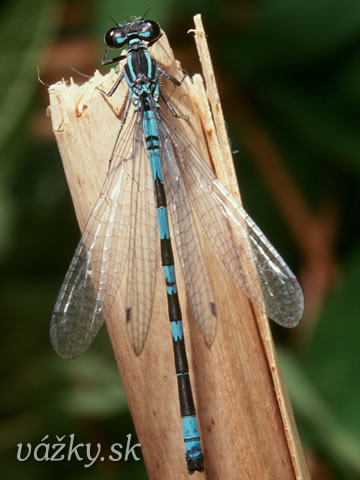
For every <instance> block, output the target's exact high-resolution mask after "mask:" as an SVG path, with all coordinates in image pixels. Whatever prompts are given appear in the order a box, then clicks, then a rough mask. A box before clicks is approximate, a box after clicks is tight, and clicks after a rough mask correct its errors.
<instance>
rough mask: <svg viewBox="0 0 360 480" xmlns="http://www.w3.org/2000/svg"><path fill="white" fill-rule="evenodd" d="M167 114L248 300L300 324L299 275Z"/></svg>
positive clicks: (200, 208)
mask: <svg viewBox="0 0 360 480" xmlns="http://www.w3.org/2000/svg"><path fill="white" fill-rule="evenodd" d="M167 122H168V120H167V119H166V117H165V116H163V118H162V124H163V125H164V127H163V128H164V129H166V136H168V137H169V138H171V139H172V140H171V141H172V143H173V144H174V145H176V162H177V164H178V169H179V176H180V177H181V178H183V180H184V183H185V185H186V189H187V192H188V195H189V196H190V199H191V204H192V206H193V208H194V209H195V211H196V213H197V217H198V219H199V220H200V222H201V224H202V226H203V228H204V231H205V232H206V234H207V236H208V237H209V239H210V241H211V243H212V245H213V247H214V249H215V251H216V252H217V254H218V256H219V257H220V259H221V260H222V262H223V263H224V265H225V267H226V268H227V270H228V271H229V272H230V274H231V275H232V277H233V278H234V280H235V281H236V283H237V284H238V285H239V286H240V287H241V288H242V289H243V290H244V292H245V293H246V295H247V296H248V298H249V299H250V300H251V301H252V302H253V303H254V304H255V305H256V306H257V307H259V308H260V309H262V310H263V311H264V312H265V313H266V314H267V315H268V316H269V317H270V318H271V319H272V320H274V321H275V322H277V323H279V324H280V325H283V326H286V327H294V326H296V325H297V324H298V323H299V321H300V319H301V317H302V314H303V309H304V298H303V293H302V290H301V287H300V285H299V283H298V281H297V280H296V277H295V276H294V274H293V273H292V272H291V270H290V269H289V267H288V266H287V265H286V263H285V262H284V260H283V259H282V258H281V256H280V255H279V254H278V253H277V251H276V250H275V249H274V247H273V246H272V245H271V244H270V242H269V241H268V240H267V239H266V237H265V235H264V234H263V233H262V232H261V230H260V229H259V228H258V227H257V226H256V225H255V223H254V222H253V221H252V220H251V218H250V217H249V215H248V214H247V213H246V212H245V210H244V209H243V208H242V207H241V206H240V204H239V203H238V202H237V200H236V199H235V198H234V197H233V195H231V193H230V192H229V191H228V190H227V189H226V188H225V187H224V186H223V185H222V184H221V182H220V181H219V180H218V179H217V178H216V177H215V175H214V173H213V172H212V171H211V169H210V168H209V167H208V166H207V164H206V163H205V162H204V161H203V160H202V158H201V157H200V155H199V153H198V152H197V151H196V149H195V148H194V147H193V146H192V144H191V143H190V142H189V140H187V139H186V138H185V136H184V135H183V134H182V133H181V132H180V130H179V129H177V128H173V127H172V128H171V129H170V128H169V127H168V126H167V125H168V123H167Z"/></svg>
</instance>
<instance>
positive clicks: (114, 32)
mask: <svg viewBox="0 0 360 480" xmlns="http://www.w3.org/2000/svg"><path fill="white" fill-rule="evenodd" d="M104 40H105V44H106V45H107V46H108V47H110V48H121V47H123V46H124V45H125V43H126V42H127V40H128V38H127V33H126V32H124V31H123V30H122V29H121V28H117V27H116V28H115V27H114V28H110V29H109V30H108V31H107V32H106V33H105V37H104Z"/></svg>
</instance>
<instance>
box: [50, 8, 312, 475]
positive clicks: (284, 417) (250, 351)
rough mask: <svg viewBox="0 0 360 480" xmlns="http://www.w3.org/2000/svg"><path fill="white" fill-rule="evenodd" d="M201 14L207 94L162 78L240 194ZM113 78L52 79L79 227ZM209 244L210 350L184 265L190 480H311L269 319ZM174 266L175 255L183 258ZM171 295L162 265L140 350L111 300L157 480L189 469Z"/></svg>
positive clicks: (117, 347)
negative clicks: (197, 467)
mask: <svg viewBox="0 0 360 480" xmlns="http://www.w3.org/2000/svg"><path fill="white" fill-rule="evenodd" d="M195 20H196V33H195V36H196V38H197V43H198V44H200V48H199V52H202V53H201V59H202V60H203V59H205V60H204V61H205V62H206V64H205V65H204V71H205V72H207V74H208V75H209V77H208V78H206V82H207V94H208V95H209V98H208V96H207V94H206V93H205V89H204V86H203V82H202V78H201V77H200V76H199V75H196V76H195V77H194V78H193V79H189V78H186V79H185V81H184V83H183V86H182V87H178V88H176V89H173V90H171V88H172V87H171V86H170V90H169V87H166V86H165V82H164V84H163V85H162V86H163V87H164V89H165V92H166V94H167V96H168V97H169V96H170V97H171V102H172V104H173V105H174V106H175V108H176V109H177V111H178V112H180V113H181V114H182V115H186V116H187V117H188V118H189V120H188V121H184V120H174V121H177V122H181V127H179V128H181V129H182V130H183V131H184V133H185V134H186V135H187V136H188V137H189V139H190V140H191V141H192V142H193V143H194V145H195V146H196V148H197V149H198V150H199V152H200V153H201V154H202V155H203V157H204V158H205V159H206V160H207V161H209V163H210V164H211V165H213V167H214V168H215V170H216V172H217V175H218V176H219V177H220V179H221V181H222V182H223V183H224V184H225V185H226V186H227V187H228V188H229V189H231V190H232V191H233V192H235V194H236V192H237V187H236V179H235V175H234V169H233V164H232V159H231V153H230V148H229V145H228V142H227V137H226V130H225V129H224V120H223V118H222V112H221V108H220V103H219V99H218V94H217V90H216V84H215V81H214V73H213V70H212V66H211V63H210V64H209V63H208V62H209V60H210V57H209V56H208V55H206V52H207V46H206V40H205V34H204V33H203V29H202V25H201V22H200V18H199V16H197V17H196V19H195ZM199 22H200V23H199ZM151 54H152V56H153V57H154V58H155V59H156V60H157V61H158V62H159V64H160V65H162V67H163V68H164V69H166V70H167V71H168V72H169V73H171V74H172V75H174V76H175V77H177V78H182V72H181V69H180V66H179V64H178V63H177V62H176V61H175V59H174V57H173V53H172V51H171V49H170V47H169V45H168V43H167V39H166V37H165V35H163V37H162V38H161V39H160V41H159V42H158V43H157V44H155V45H154V46H153V47H152V49H151ZM116 77H117V74H115V73H114V72H113V71H112V72H110V73H109V74H108V75H106V76H105V77H102V76H101V75H100V74H99V73H98V72H96V74H95V75H94V77H93V78H92V79H90V80H89V82H87V83H86V84H84V85H82V86H78V85H75V84H73V83H71V84H70V85H66V84H65V83H64V82H59V83H57V84H55V85H53V86H52V87H50V89H49V92H50V110H51V118H52V124H53V130H54V132H55V136H56V139H57V142H58V146H59V150H60V153H61V157H62V161H63V164H64V169H65V173H66V177H67V181H68V184H69V188H70V192H71V195H72V198H73V202H74V206H75V210H76V214H77V218H78V220H79V224H80V228H81V229H83V228H84V226H85V223H86V220H87V218H88V216H89V214H90V212H91V209H92V207H93V205H94V203H95V201H96V199H97V197H98V195H99V192H100V189H101V187H102V183H103V181H104V178H105V176H106V173H107V169H108V161H109V158H110V154H111V151H112V147H113V142H114V139H115V138H116V133H117V129H118V127H119V113H120V111H121V109H122V108H123V103H124V98H125V93H126V88H127V87H126V85H122V86H121V88H119V89H118V91H117V92H116V94H115V95H114V96H113V97H112V98H110V99H105V98H104V97H103V96H102V95H100V94H99V92H98V91H96V90H95V86H101V88H103V89H105V90H108V89H109V88H110V87H111V85H112V84H113V83H114V81H115V78H116ZM209 105H210V107H209ZM213 118H214V119H215V126H214V123H213V120H212V119H213ZM179 125H180V123H179ZM204 133H205V135H204ZM220 146H221V148H220ZM237 195H238V193H237ZM238 198H239V197H238ZM204 248H205V256H206V258H207V259H208V263H209V273H210V277H211V281H212V284H213V286H214V291H215V295H216V301H217V309H218V327H217V334H216V338H215V341H214V344H213V345H212V347H211V349H208V348H207V347H206V345H205V343H204V341H203V339H202V337H201V334H200V331H199V329H198V327H197V326H196V324H195V322H194V320H193V318H192V317H191V311H190V305H189V302H188V299H187V297H186V293H185V287H184V283H183V279H182V276H181V271H180V269H179V268H177V277H178V286H179V292H180V302H181V305H182V311H183V317H184V324H185V325H184V330H185V339H186V342H187V351H188V356H189V363H190V374H191V379H192V387H193V393H194V397H195V403H196V407H197V413H198V418H199V423H200V429H201V437H202V442H203V446H204V448H205V458H206V460H205V472H203V473H195V474H194V476H193V478H194V479H195V478H207V479H227V480H230V479H236V480H237V479H239V478H241V479H242V480H244V479H249V480H250V479H251V480H254V479H255V480H256V479H259V480H263V479H267V478H268V479H282V480H287V479H289V480H290V479H291V480H293V479H307V478H309V476H308V473H307V469H306V465H305V461H304V459H303V454H302V451H301V447H300V445H299V441H298V437H297V433H296V428H295V426H294V423H293V420H292V415H291V409H290V407H289V405H288V401H287V397H286V394H284V389H283V386H282V382H281V377H280V374H279V372H278V368H277V362H276V357H275V354H274V349H273V343H272V339H271V336H270V332H269V328H268V324H267V320H266V318H265V317H264V316H263V315H261V314H259V313H258V312H257V311H255V310H254V307H252V306H251V304H250V303H249V301H248V300H247V298H246V296H245V295H244V294H243V293H242V292H240V291H239V289H238V288H237V287H236V286H235V284H234V283H233V280H232V279H231V278H230V276H229V274H228V273H227V272H226V271H225V268H224V267H223V265H222V264H221V262H220V261H219V260H217V259H216V258H214V255H213V253H212V251H211V250H209V249H208V245H207V244H206V241H205V240H204ZM175 265H179V262H178V259H177V258H175ZM164 305H166V297H165V288H164V285H163V278H162V275H161V272H160V266H159V272H158V275H157V288H156V297H155V301H154V309H153V318H152V324H151V328H150V333H149V335H148V338H147V342H146V345H145V348H144V351H143V353H142V354H141V355H140V356H139V357H136V356H135V355H134V353H133V351H132V349H131V346H130V344H129V341H128V339H127V335H126V331H125V315H124V308H123V306H122V305H121V302H120V300H118V299H116V300H115V302H114V306H113V308H112V312H111V315H110V316H109V318H107V319H106V324H107V328H108V331H109V335H110V338H111V342H112V345H113V349H114V353H115V356H116V360H117V364H118V368H119V371H120V374H121V377H122V380H123V384H124V387H125V390H126V394H127V398H128V403H129V408H130V410H131V414H132V417H133V420H134V424H135V428H136V431H137V434H138V437H139V441H140V442H141V444H142V451H143V455H144V459H145V463H146V467H147V471H148V475H149V478H150V479H167V480H171V479H175V478H176V479H180V478H183V479H187V478H189V476H188V473H187V470H186V464H185V459H184V454H183V440H182V431H181V424H180V415H179V406H178V399H177V386H176V377H175V375H174V370H173V362H174V361H173V353H172V344H171V333H170V327H169V321H168V315H167V308H164ZM126 433H127V432H119V436H121V435H123V437H124V438H126ZM200 476H201V477H200Z"/></svg>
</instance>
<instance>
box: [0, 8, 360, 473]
mask: <svg viewBox="0 0 360 480" xmlns="http://www.w3.org/2000/svg"><path fill="white" fill-rule="evenodd" d="M0 8H1V20H0V22H1V28H0V38H1V42H0V55H1V65H2V67H1V73H0V87H1V88H0V105H1V108H0V186H1V187H0V262H1V290H0V296H1V309H2V314H1V325H2V329H1V332H2V334H1V337H0V345H1V358H2V362H1V387H2V388H1V392H2V394H1V397H0V406H1V426H0V455H1V478H4V479H10V478H18V479H21V480H28V479H35V478H36V479H38V480H41V479H47V478H49V477H50V476H51V478H53V479H54V480H55V479H56V478H64V477H66V478H67V479H69V480H71V479H76V480H81V479H83V478H84V479H86V480H91V479H94V480H103V479H115V478H117V479H119V478H132V479H145V478H146V472H145V468H144V466H143V464H142V462H135V461H130V462H110V461H108V462H97V463H96V464H95V465H93V466H91V467H89V468H85V467H84V463H86V462H79V461H75V460H73V461H71V462H68V461H64V462H58V463H54V462H45V461H35V460H34V459H33V456H31V458H32V459H29V460H28V461H24V462H20V461H17V459H16V455H17V444H18V443H22V444H23V445H24V447H25V446H26V444H27V443H28V442H29V443H31V444H32V445H33V447H35V446H36V445H38V444H39V443H41V440H42V439H43V438H44V437H46V435H48V436H49V437H47V440H46V438H45V442H46V441H48V442H50V443H51V444H54V443H56V437H55V436H56V435H58V437H61V436H63V435H65V439H66V441H67V443H69V435H70V434H71V433H74V434H75V443H76V444H77V443H91V444H92V445H93V448H94V449H95V448H96V444H97V443H101V445H102V446H103V448H104V449H107V450H109V449H110V446H111V445H112V444H114V443H116V442H122V443H125V442H126V434H128V433H131V432H132V433H133V441H132V444H133V443H135V441H136V440H135V434H134V432H133V427H132V422H131V419H130V417H129V415H128V413H127V404H126V399H125V396H124V392H123V390H122V388H121V382H120V380H119V376H118V373H117V370H116V366H115V361H114V360H113V357H112V352H111V347H110V343H109V341H108V339H107V335H106V332H105V329H103V330H104V331H102V332H101V334H100V335H99V338H97V339H96V341H95V342H94V344H93V345H92V347H91V349H90V350H89V351H88V352H87V353H86V355H83V356H82V357H80V358H79V359H76V360H74V361H72V362H63V361H61V360H59V359H58V358H57V357H56V355H55V353H54V352H53V351H52V350H51V346H50V342H49V339H48V322H49V319H50V315H51V311H52V308H53V305H54V302H55V299H56V296H57V293H58V289H59V287H60V285H61V282H62V280H63V277H64V274H65V272H66V269H67V267H68V265H69V262H70V259H71V257H72V254H73V252H74V249H75V246H76V244H77V242H78V239H79V229H78V227H77V224H76V220H75V215H74V212H73V208H72V205H71V200H70V196H69V193H68V189H67V186H66V183H65V178H64V175H63V170H62V166H61V161H60V157H59V154H58V151H57V148H56V145H55V141H54V137H53V135H52V132H51V128H50V120H49V118H47V117H46V107H47V104H48V95H47V88H46V87H45V86H43V85H42V84H40V83H39V81H38V79H37V71H36V67H37V66H39V69H40V77H41V79H42V80H43V81H44V82H46V83H47V84H51V83H53V82H55V81H57V80H59V79H61V78H63V77H64V78H69V77H70V76H75V77H76V74H74V72H73V71H72V70H71V67H73V68H76V69H77V70H79V71H81V72H83V73H85V74H89V75H91V74H92V73H93V71H94V69H95V68H98V67H99V65H100V59H101V56H102V52H103V33H104V32H105V30H106V29H107V28H109V27H110V26H112V20H111V19H110V18H109V17H113V18H115V19H116V20H117V21H119V22H122V21H125V20H128V19H129V17H130V16H134V15H143V14H144V13H145V12H146V11H147V10H148V9H149V8H150V12H149V14H148V17H149V18H152V19H154V20H156V21H158V22H159V23H160V24H161V26H162V27H163V28H164V30H166V32H167V34H168V37H169V39H170V43H171V45H172V47H173V49H174V51H175V56H176V57H177V58H178V59H179V60H180V61H181V62H182V65H183V68H185V69H186V70H187V71H188V73H190V74H193V73H195V72H197V71H200V70H199V69H200V67H199V65H198V60H197V58H198V57H197V53H196V50H195V46H194V42H193V38H192V35H188V34H187V30H188V29H189V28H193V23H192V15H193V14H195V13H199V12H201V13H202V14H203V21H204V24H205V28H206V31H207V35H208V41H209V46H210V49H211V54H212V57H213V62H214V68H215V72H216V78H217V82H218V86H219V90H220V95H221V98H222V101H223V109H224V112H225V118H226V120H227V122H228V129H229V136H230V138H231V142H232V148H233V150H234V151H236V152H237V153H236V155H235V157H234V158H235V162H236V168H237V172H238V175H239V181H240V188H241V192H242V196H243V201H244V204H245V207H246V209H247V210H248V212H249V213H250V215H251V216H252V217H253V218H254V219H255V221H256V222H257V223H258V224H259V225H260V226H261V228H262V229H263V231H264V232H265V233H266V235H267V236H268V237H269V239H270V240H271V241H272V243H274V245H276V248H277V249H278V250H279V251H280V252H281V254H282V255H283V256H284V258H285V259H286V261H287V262H288V263H289V265H290V266H291V268H292V269H293V270H294V271H295V272H296V274H297V276H298V277H299V279H300V281H301V283H302V285H303V287H304V291H305V297H306V312H305V317H304V320H303V322H302V326H301V327H299V328H298V329H296V330H295V331H291V332H284V331H283V330H281V329H276V328H275V329H274V335H275V337H276V339H277V345H278V351H279V356H280V360H281V363H282V367H283V371H284V375H285V379H286V383H287V387H288V390H289V393H290V396H291V400H292V402H293V406H294V411H295V416H296V419H297V424H298V428H299V431H300V434H301V439H302V442H303V445H304V449H305V452H306V455H307V459H308V463H309V468H310V471H311V474H312V478H313V479H315V480H317V479H321V480H332V479H336V480H337V479H340V480H342V479H346V480H348V479H349V480H353V479H358V478H360V408H359V407H360V348H359V340H360V321H359V315H360V309H359V305H360V298H359V297H360V295H359V278H360V249H359V230H360V215H359V206H360V179H359V176H360V158H359V154H360V136H359V133H358V132H359V127H360V54H359V52H360V3H359V1H358V0H343V1H340V0H333V1H332V2H328V1H324V0H317V1H310V0H293V1H289V0H268V1H258V2H250V1H246V0H242V1H222V2H220V1H213V2H208V1H205V0H191V1H190V0H183V1H182V2H176V1H165V0H157V1H151V0H149V1H141V0H132V1H131V2H127V3H126V2H120V1H112V0H102V1H101V2H100V1H95V0H93V1H55V0H53V1H52V0H38V1H37V2H32V1H30V0H17V1H15V2H10V1H4V2H2V4H1V7H0ZM76 79H77V81H78V82H79V83H81V82H83V81H84V78H81V77H77V78H76ZM124 432H126V433H124ZM119 437H120V438H119ZM26 451H27V450H26V448H24V450H23V452H22V457H24V456H26ZM93 453H95V450H94V451H93ZM43 454H44V450H42V451H39V455H40V456H41V455H43ZM274 454H276V453H274ZM239 473H240V471H239Z"/></svg>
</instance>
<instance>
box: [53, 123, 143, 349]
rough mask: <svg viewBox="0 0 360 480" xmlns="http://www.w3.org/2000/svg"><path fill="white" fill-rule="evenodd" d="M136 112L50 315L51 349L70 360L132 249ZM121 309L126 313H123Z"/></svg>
mask: <svg viewBox="0 0 360 480" xmlns="http://www.w3.org/2000/svg"><path fill="white" fill-rule="evenodd" d="M139 128H141V126H140V123H139V116H138V115H137V114H133V115H132V116H131V119H128V121H127V122H126V124H125V127H124V129H123V131H122V134H121V136H120V138H119V140H118V144H117V147H116V149H115V153H114V156H113V158H112V161H111V164H110V169H109V173H108V175H107V178H106V180H105V183H104V187H103V189H102V192H101V194H100V197H99V199H98V200H97V202H96V205H95V207H94V209H93V211H92V213H91V215H90V218H89V220H88V222H87V225H86V227H85V230H84V232H83V235H82V237H81V240H80V242H79V245H78V247H77V249H76V251H75V255H74V257H73V259H72V262H71V264H70V267H69V270H68V272H67V274H66V276H65V280H64V282H63V285H62V287H61V289H60V293H59V296H58V299H57V301H56V304H55V309H54V312H53V315H52V319H51V326H50V337H51V341H52V344H53V347H54V349H55V351H56V352H57V353H58V354H59V355H60V356H61V357H63V358H73V357H75V356H77V355H79V354H80V353H82V352H83V351H84V350H86V349H87V348H88V346H89V345H90V343H91V342H92V340H93V338H94V337H95V336H96V334H97V332H98V330H99V328H100V327H101V325H102V323H103V320H104V314H107V313H108V312H109V311H110V309H111V306H112V303H113V301H114V298H115V295H116V294H117V292H118V290H119V287H120V283H121V280H122V277H123V275H124V271H125V270H126V263H127V261H128V258H129V255H130V253H132V252H130V251H129V242H130V239H131V234H130V225H131V222H130V218H131V216H132V215H133V210H132V208H133V207H132V203H133V202H134V201H135V202H136V199H135V198H134V197H136V191H137V189H136V187H135V188H134V182H135V180H136V177H135V174H134V172H135V171H137V170H139V168H140V167H139V165H138V163H141V162H143V160H144V155H139V156H138V157H136V156H135V155H134V153H135V152H138V151H139V149H138V145H137V141H136V140H135V141H134V139H136V138H138V135H137V132H138V131H139ZM124 313H125V312H124Z"/></svg>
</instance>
